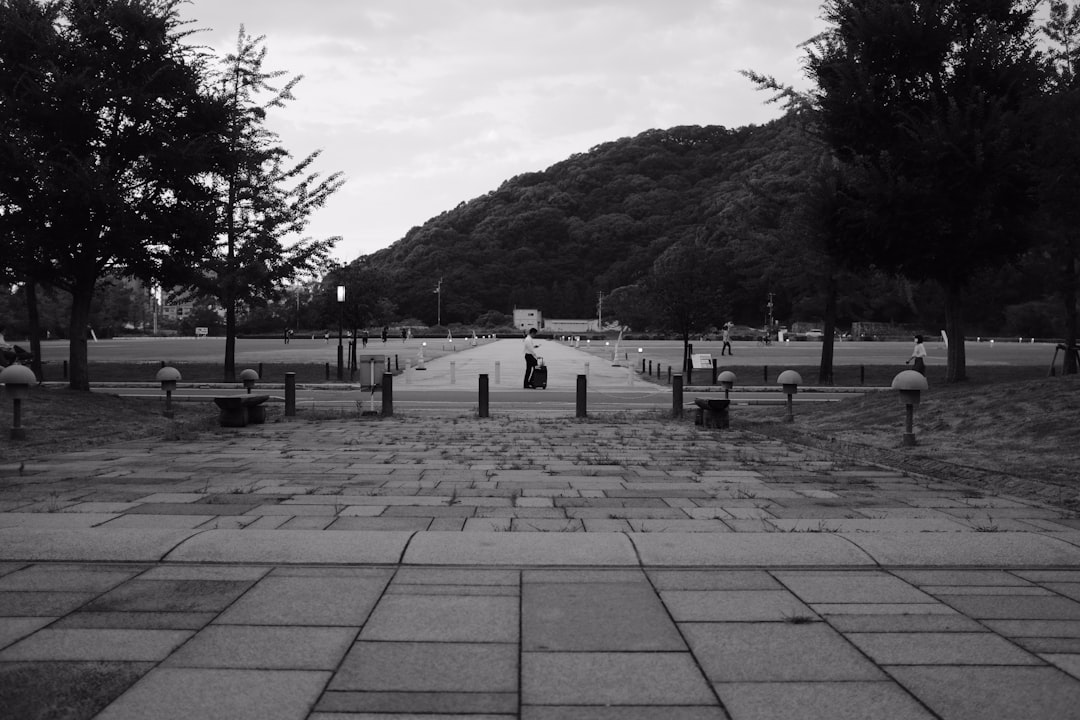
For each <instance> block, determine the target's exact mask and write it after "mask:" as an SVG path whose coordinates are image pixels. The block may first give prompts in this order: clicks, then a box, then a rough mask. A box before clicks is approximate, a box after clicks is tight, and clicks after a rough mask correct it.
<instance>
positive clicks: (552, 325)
mask: <svg viewBox="0 0 1080 720" xmlns="http://www.w3.org/2000/svg"><path fill="white" fill-rule="evenodd" d="M544 328H545V329H546V330H549V331H550V332H553V333H567V334H570V335H580V334H581V333H587V332H599V331H600V321H599V320H597V319H596V318H593V319H591V320H555V319H551V320H545V321H544Z"/></svg>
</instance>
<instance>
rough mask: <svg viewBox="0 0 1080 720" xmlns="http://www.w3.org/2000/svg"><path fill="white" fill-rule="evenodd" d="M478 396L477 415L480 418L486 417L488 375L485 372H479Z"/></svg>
mask: <svg viewBox="0 0 1080 720" xmlns="http://www.w3.org/2000/svg"><path fill="white" fill-rule="evenodd" d="M479 391H480V398H479V412H478V414H479V416H480V417H482V418H486V417H488V376H487V373H480V387H479Z"/></svg>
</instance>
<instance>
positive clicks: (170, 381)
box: [156, 367, 180, 419]
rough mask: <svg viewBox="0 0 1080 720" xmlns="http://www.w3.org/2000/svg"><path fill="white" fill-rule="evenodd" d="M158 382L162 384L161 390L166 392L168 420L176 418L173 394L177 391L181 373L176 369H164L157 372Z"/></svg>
mask: <svg viewBox="0 0 1080 720" xmlns="http://www.w3.org/2000/svg"><path fill="white" fill-rule="evenodd" d="M156 379H157V381H158V382H159V383H161V389H162V390H164V391H165V412H163V413H162V415H164V416H165V417H167V418H170V419H171V418H172V417H173V416H174V413H173V409H172V393H173V390H175V389H176V383H177V382H178V381H179V380H180V371H179V370H177V369H176V368H174V367H163V368H161V369H160V370H158V371H157V377H156Z"/></svg>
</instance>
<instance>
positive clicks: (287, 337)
mask: <svg viewBox="0 0 1080 720" xmlns="http://www.w3.org/2000/svg"><path fill="white" fill-rule="evenodd" d="M282 335H283V337H284V338H285V344H286V345H288V344H289V336H290V335H292V333H291V332H290V331H289V328H285V332H284V333H282Z"/></svg>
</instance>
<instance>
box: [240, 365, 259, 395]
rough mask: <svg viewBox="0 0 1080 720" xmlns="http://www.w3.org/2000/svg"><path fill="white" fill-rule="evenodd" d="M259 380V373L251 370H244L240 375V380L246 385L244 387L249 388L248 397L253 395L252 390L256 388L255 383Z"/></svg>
mask: <svg viewBox="0 0 1080 720" xmlns="http://www.w3.org/2000/svg"><path fill="white" fill-rule="evenodd" d="M258 379H259V373H257V372H255V371H254V370H252V369H251V368H248V369H247V370H244V371H242V372H241V373H240V380H241V381H242V382H243V383H244V387H245V388H247V391H248V395H250V394H251V390H252V388H254V387H255V383H256V382H257V381H258Z"/></svg>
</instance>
